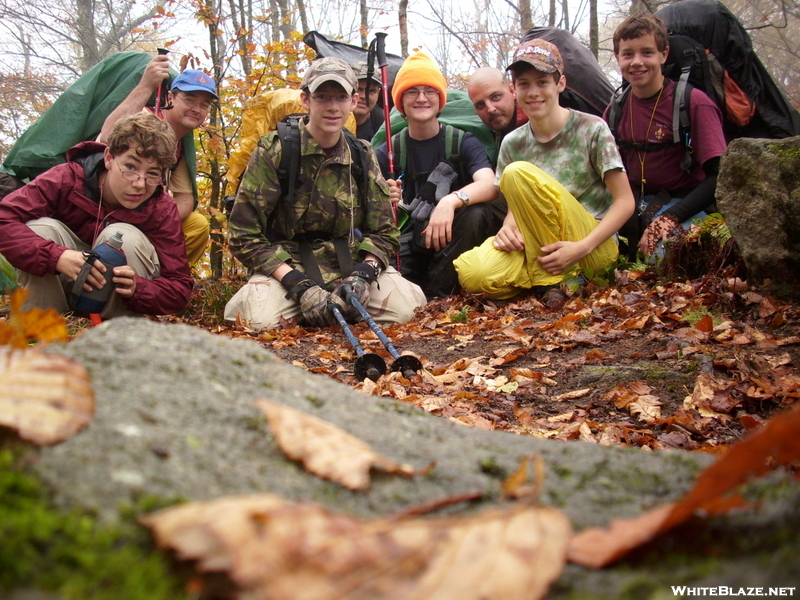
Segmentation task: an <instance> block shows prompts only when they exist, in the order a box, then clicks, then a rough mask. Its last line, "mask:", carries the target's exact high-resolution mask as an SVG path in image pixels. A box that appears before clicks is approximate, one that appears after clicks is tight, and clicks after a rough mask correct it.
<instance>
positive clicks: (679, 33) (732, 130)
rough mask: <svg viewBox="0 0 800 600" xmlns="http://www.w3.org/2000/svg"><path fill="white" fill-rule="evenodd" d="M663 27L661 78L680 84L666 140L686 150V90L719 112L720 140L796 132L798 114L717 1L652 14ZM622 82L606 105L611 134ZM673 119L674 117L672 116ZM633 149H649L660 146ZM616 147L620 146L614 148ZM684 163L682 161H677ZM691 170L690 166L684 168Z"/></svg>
mask: <svg viewBox="0 0 800 600" xmlns="http://www.w3.org/2000/svg"><path fill="white" fill-rule="evenodd" d="M656 14H657V15H659V16H660V17H661V18H663V19H664V22H665V23H666V25H667V30H668V32H669V47H670V50H669V55H668V57H667V61H666V63H665V64H664V67H663V72H664V75H665V76H666V77H668V78H669V79H672V80H674V81H677V82H678V85H679V86H681V82H682V81H684V80H685V81H686V84H685V86H684V87H682V88H681V89H676V93H675V101H676V104H679V106H676V107H674V109H673V138H672V140H671V141H667V142H665V143H666V144H670V145H671V144H676V143H683V144H684V145H685V146H686V147H687V155H690V153H691V135H690V132H691V123H690V118H689V107H690V102H689V98H690V94H691V88H692V87H696V88H698V89H700V90H702V91H703V92H705V94H706V95H707V96H708V97H709V98H711V100H712V101H714V102H715V103H716V104H717V106H719V108H720V111H721V112H722V117H723V119H722V127H723V132H724V134H725V139H726V140H727V141H729V142H730V141H731V140H732V139H735V138H739V137H762V138H785V137H791V136H795V135H800V114H799V113H798V112H797V111H796V110H795V109H794V108H793V107H792V105H791V104H790V103H789V102H788V100H786V97H785V96H784V95H783V94H782V93H781V91H780V90H779V89H778V87H777V85H776V84H775V82H774V81H773V80H772V78H771V77H770V75H769V73H768V72H767V70H766V69H765V68H764V65H763V64H761V61H760V60H759V59H758V57H757V56H756V54H755V52H754V50H753V44H752V41H751V39H750V36H749V34H748V33H747V31H746V30H745V28H744V27H743V26H742V24H741V23H739V21H738V20H737V19H736V17H735V16H734V15H733V14H732V13H731V12H730V11H729V10H728V9H727V8H726V7H725V6H724V5H723V4H722V3H720V2H718V1H717V0H682V1H681V2H676V3H675V4H670V5H667V6H664V7H663V8H661V9H660V10H659V11H658V12H656ZM628 91H629V90H628V86H627V84H624V83H623V86H622V88H620V89H618V90H617V92H615V94H614V97H613V98H612V101H611V104H610V105H609V108H608V123H609V128H610V129H611V132H612V133H613V134H614V138H615V139H617V142H618V143H619V139H618V136H617V126H618V124H619V118H620V114H621V111H622V106H623V104H624V102H625V98H626V97H627V93H628ZM676 117H677V118H676ZM646 146H647V147H642V148H639V149H640V150H644V151H652V150H656V149H658V148H663V147H664V146H663V145H657V144H650V145H646ZM620 147H621V148H622V147H623V146H620ZM687 165H689V160H688V159H684V163H683V164H682V165H681V166H682V168H683V167H684V166H687ZM690 168H691V166H690Z"/></svg>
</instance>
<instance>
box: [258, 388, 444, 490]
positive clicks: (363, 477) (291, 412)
mask: <svg viewBox="0 0 800 600" xmlns="http://www.w3.org/2000/svg"><path fill="white" fill-rule="evenodd" d="M256 405H257V406H258V407H259V408H260V409H261V410H262V411H264V414H265V415H266V416H267V419H269V425H270V429H272V432H273V433H274V434H275V439H276V440H277V442H278V446H280V449H281V450H282V451H283V452H284V454H286V456H288V457H289V458H291V459H292V460H299V461H301V462H302V463H303V466H304V467H305V468H306V469H307V470H308V471H309V472H311V473H313V474H314V475H317V476H318V477H322V478H324V479H330V480H331V481H335V482H336V483H338V484H340V485H343V486H344V487H346V488H349V489H351V490H365V489H367V488H369V484H370V479H369V471H370V469H371V468H373V467H375V468H378V469H381V470H383V471H385V472H387V473H394V474H397V475H403V476H405V477H414V476H416V475H422V474H424V473H427V472H429V471H430V470H431V469H432V468H433V466H434V465H433V464H431V465H430V466H429V467H428V468H427V469H426V470H423V471H415V470H414V467H413V466H411V465H407V464H400V463H396V462H394V461H392V460H389V459H388V458H385V457H383V456H381V455H380V454H378V453H376V452H374V451H373V450H372V448H370V447H369V446H368V445H367V444H366V443H365V442H363V441H362V440H360V439H358V438H357V437H355V436H354V435H350V434H349V433H347V432H346V431H344V430H343V429H340V428H339V427H336V426H335V425H333V424H331V423H328V422H326V421H323V420H322V419H318V418H316V417H313V416H311V415H309V414H306V413H304V412H301V411H299V410H295V409H293V408H290V407H288V406H284V405H281V404H276V403H274V402H270V401H269V400H256Z"/></svg>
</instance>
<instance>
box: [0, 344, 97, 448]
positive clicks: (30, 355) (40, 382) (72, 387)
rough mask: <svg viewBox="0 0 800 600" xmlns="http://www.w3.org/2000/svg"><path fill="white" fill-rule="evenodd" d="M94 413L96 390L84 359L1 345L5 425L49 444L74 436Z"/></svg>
mask: <svg viewBox="0 0 800 600" xmlns="http://www.w3.org/2000/svg"><path fill="white" fill-rule="evenodd" d="M93 415H94V392H93V391H92V387H91V384H90V383H89V376H88V375H87V374H86V369H84V367H83V365H81V364H80V363H79V362H77V361H75V360H72V359H69V358H66V357H64V356H61V355H58V354H45V353H43V352H41V351H40V350H38V349H27V350H13V349H11V348H8V347H0V425H5V426H7V427H11V428H13V429H16V430H17V431H18V432H19V435H20V437H22V438H23V439H26V440H30V441H32V442H34V443H35V444H39V445H40V446H46V445H50V444H57V443H59V442H63V441H64V440H66V439H68V438H70V437H72V436H73V435H75V434H76V433H77V432H78V431H80V430H81V429H83V428H84V427H86V425H88V424H89V422H90V421H91V420H92V416H93Z"/></svg>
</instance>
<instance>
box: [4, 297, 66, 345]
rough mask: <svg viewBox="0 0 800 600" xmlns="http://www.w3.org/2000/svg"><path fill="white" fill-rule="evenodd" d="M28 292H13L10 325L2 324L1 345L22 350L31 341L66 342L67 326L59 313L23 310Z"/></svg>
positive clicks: (51, 310) (52, 310) (48, 310)
mask: <svg viewBox="0 0 800 600" xmlns="http://www.w3.org/2000/svg"><path fill="white" fill-rule="evenodd" d="M27 295H28V291H27V290H26V289H24V288H17V289H15V290H14V291H13V292H11V303H10V310H9V317H8V323H3V322H0V345H10V346H12V347H14V348H19V349H20V350H22V349H23V348H26V347H27V345H28V340H29V339H35V340H38V341H40V342H45V343H47V342H66V341H67V340H68V333H67V326H66V324H65V322H64V318H63V317H62V316H61V315H60V314H58V311H56V310H54V309H52V308H48V309H46V310H43V309H41V308H32V309H31V310H28V311H23V310H22V304H23V303H24V302H25V298H26V297H27Z"/></svg>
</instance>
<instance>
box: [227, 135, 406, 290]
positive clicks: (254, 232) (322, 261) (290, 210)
mask: <svg viewBox="0 0 800 600" xmlns="http://www.w3.org/2000/svg"><path fill="white" fill-rule="evenodd" d="M360 141H361V140H360ZM362 143H363V144H364V146H365V148H366V156H367V169H368V184H369V191H368V193H367V198H366V202H365V206H360V195H359V187H358V181H356V176H355V175H351V168H350V166H351V164H352V160H351V156H350V147H349V146H348V145H347V141H346V140H345V138H344V135H342V136H341V138H340V139H339V144H338V146H336V148H335V149H334V150H333V152H331V153H330V155H327V154H325V152H324V151H323V149H322V148H321V147H320V146H319V144H318V143H317V142H316V140H315V139H314V138H313V137H311V135H310V134H309V133H308V131H307V130H306V128H305V125H304V124H303V123H302V122H301V123H300V149H301V152H300V154H301V158H300V169H299V176H298V181H297V187H296V189H295V194H294V201H293V202H292V203H291V204H288V203H287V202H286V201H285V199H282V198H281V186H280V182H279V179H278V174H277V168H278V165H280V161H281V145H280V140H279V139H278V134H277V132H276V131H273V132H270V133H267V134H266V135H264V136H262V137H261V139H260V140H259V142H258V147H257V148H256V150H255V151H254V152H253V154H252V156H251V157H250V162H249V163H248V165H247V170H246V171H245V173H244V175H243V177H242V182H241V185H240V186H239V190H238V192H237V194H236V203H235V205H234V207H233V211H232V212H231V216H230V220H229V222H228V242H229V245H230V250H231V253H232V254H233V255H234V256H235V257H236V258H238V259H239V260H240V261H241V262H242V263H243V264H244V265H245V266H246V267H248V269H249V270H250V272H251V273H260V274H262V275H270V274H271V273H272V271H274V270H275V269H276V268H277V267H278V266H279V265H280V264H281V263H284V262H285V263H287V264H289V265H290V266H292V267H294V268H296V269H300V270H303V266H302V263H301V261H300V250H299V242H298V241H293V240H295V238H296V237H297V236H300V235H301V234H306V233H311V232H319V233H321V234H323V237H326V234H327V236H330V237H341V238H345V239H347V240H348V242H349V246H350V251H351V254H352V256H353V260H354V262H359V261H360V260H363V256H364V253H366V252H370V253H372V254H374V255H375V256H377V257H378V258H380V260H381V262H383V264H384V266H388V265H389V264H390V260H391V257H392V256H394V254H395V252H397V249H398V247H399V238H400V233H399V230H398V229H397V227H395V225H394V219H393V216H392V207H391V203H390V202H389V186H388V185H387V184H386V180H385V179H384V178H383V175H381V171H380V168H379V167H378V162H377V160H376V159H375V153H374V152H373V150H372V147H371V146H370V145H369V143H367V142H363V141H362ZM355 229H358V230H359V231H360V232H361V234H362V236H363V237H362V238H361V239H357V234H356V233H355ZM312 248H313V251H314V255H315V256H316V258H317V262H318V263H319V268H320V272H321V274H322V277H323V279H324V280H325V283H330V282H331V281H333V280H335V279H338V278H339V277H342V276H343V275H345V276H346V275H349V273H344V274H342V273H341V272H340V270H339V262H338V260H337V258H336V250H335V248H334V245H333V242H332V241H330V240H327V241H324V240H316V241H314V242H313V244H312Z"/></svg>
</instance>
